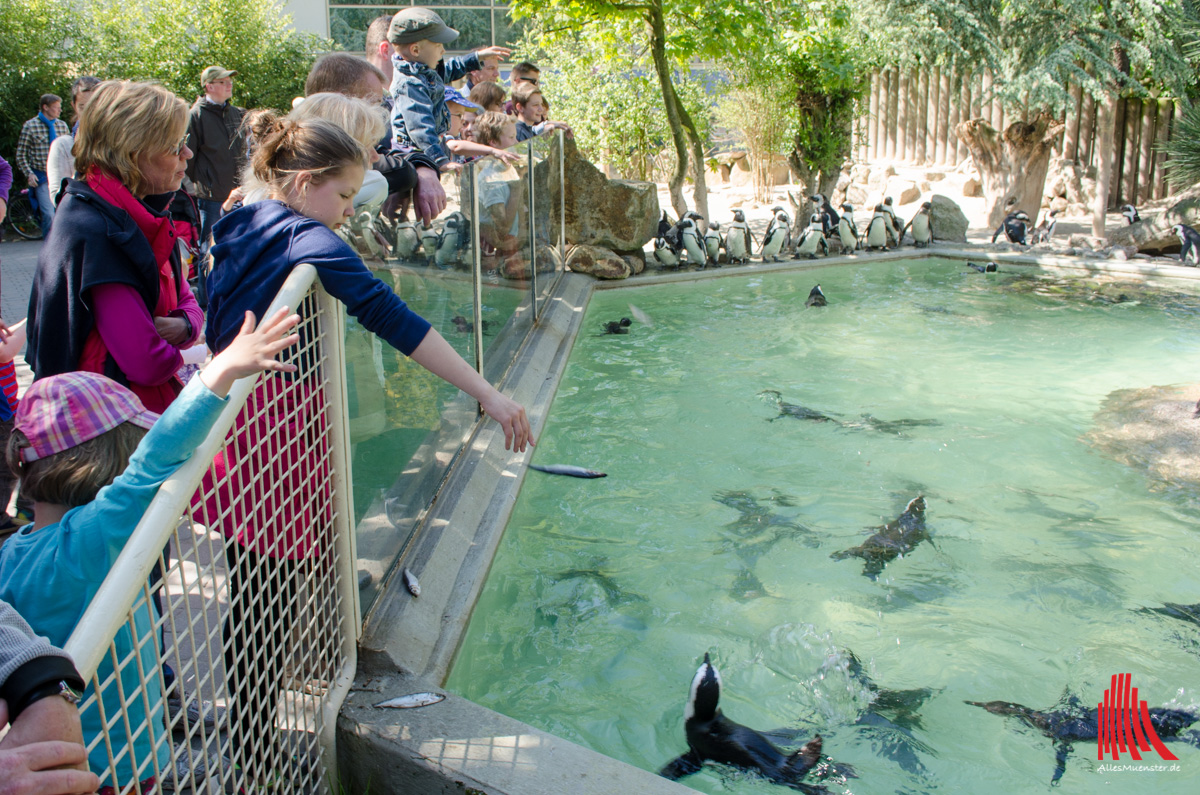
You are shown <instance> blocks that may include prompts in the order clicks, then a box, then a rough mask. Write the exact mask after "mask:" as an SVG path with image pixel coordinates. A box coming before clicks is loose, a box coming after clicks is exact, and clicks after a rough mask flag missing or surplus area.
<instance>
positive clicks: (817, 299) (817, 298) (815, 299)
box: [804, 284, 829, 309]
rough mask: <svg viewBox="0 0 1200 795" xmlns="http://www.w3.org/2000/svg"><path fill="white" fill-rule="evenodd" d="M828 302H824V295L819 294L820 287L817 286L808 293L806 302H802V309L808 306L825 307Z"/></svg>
mask: <svg viewBox="0 0 1200 795" xmlns="http://www.w3.org/2000/svg"><path fill="white" fill-rule="evenodd" d="M828 303H829V302H828V301H826V300H825V293H823V292H821V285H819V284H818V285H817V286H816V287H814V288H812V289H811V290H809V291H808V300H806V301H805V302H804V308H805V309H807V308H808V307H810V306H825V305H826V304H828Z"/></svg>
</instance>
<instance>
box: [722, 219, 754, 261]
mask: <svg viewBox="0 0 1200 795" xmlns="http://www.w3.org/2000/svg"><path fill="white" fill-rule="evenodd" d="M753 251H754V235H753V234H751V233H750V227H749V226H748V225H747V224H746V214H745V213H743V212H742V211H741V210H734V211H733V223H731V224H730V225H729V232H728V233H727V234H726V235H725V253H726V254H728V255H729V261H730V262H732V263H742V262H749V261H750V254H751V252H753Z"/></svg>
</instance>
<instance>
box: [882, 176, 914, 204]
mask: <svg viewBox="0 0 1200 795" xmlns="http://www.w3.org/2000/svg"><path fill="white" fill-rule="evenodd" d="M884 195H885V196H891V197H893V200H894V201H895V202H896V206H897V207H902V206H904V205H905V204H912V203H913V202H915V201H916V200H917V199H919V198H921V189H920V188H918V187H917V183H915V182H913V181H912V180H911V179H893V180H891V181H890V182H888V185H887V190H886V191H884Z"/></svg>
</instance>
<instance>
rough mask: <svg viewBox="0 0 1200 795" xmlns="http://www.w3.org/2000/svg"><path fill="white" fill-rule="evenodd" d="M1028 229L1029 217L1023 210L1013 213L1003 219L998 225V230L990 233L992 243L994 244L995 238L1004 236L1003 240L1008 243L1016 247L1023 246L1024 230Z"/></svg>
mask: <svg viewBox="0 0 1200 795" xmlns="http://www.w3.org/2000/svg"><path fill="white" fill-rule="evenodd" d="M1028 228H1029V215H1027V214H1026V212H1025V211H1024V210H1017V211H1016V212H1015V213H1009V214H1008V216H1007V217H1006V218H1005V219H1004V223H1002V224H1000V226H999V228H998V229H996V231H995V232H993V233H992V242H993V243H995V242H996V238H998V237H1000V235H1001V234H1003V235H1004V239H1005V240H1007V241H1008V242H1009V243H1016V244H1017V245H1020V246H1024V245H1025V230H1026V229H1028Z"/></svg>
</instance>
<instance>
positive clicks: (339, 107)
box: [288, 92, 387, 149]
mask: <svg viewBox="0 0 1200 795" xmlns="http://www.w3.org/2000/svg"><path fill="white" fill-rule="evenodd" d="M383 113H384V111H383V106H382V105H380V104H378V103H375V104H372V103H370V102H367V101H366V100H364V99H355V98H354V97H348V96H346V95H345V94H332V93H328V92H324V93H320V94H313V95H312V96H310V97H308V98H307V99H305V100H304V101H303V102H301V103H300V104H299V105H297V106H296V108H295V109H294V110H292V112H291V113H289V114H288V118H289V119H294V120H296V121H300V120H303V119H324V120H325V121H331V122H333V123H334V124H336V125H337V126H339V127H341V128H342V129H343V130H345V131H346V132H348V133H349V134H350V137H351V138H353V139H354V140H356V141H358V142H359V143H360V144H362V145H363V146H364V147H366V148H367V149H374V148H375V144H377V143H379V139H380V138H382V137H383V134H384V133H385V132H387V122H386V121H384V116H383Z"/></svg>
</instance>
